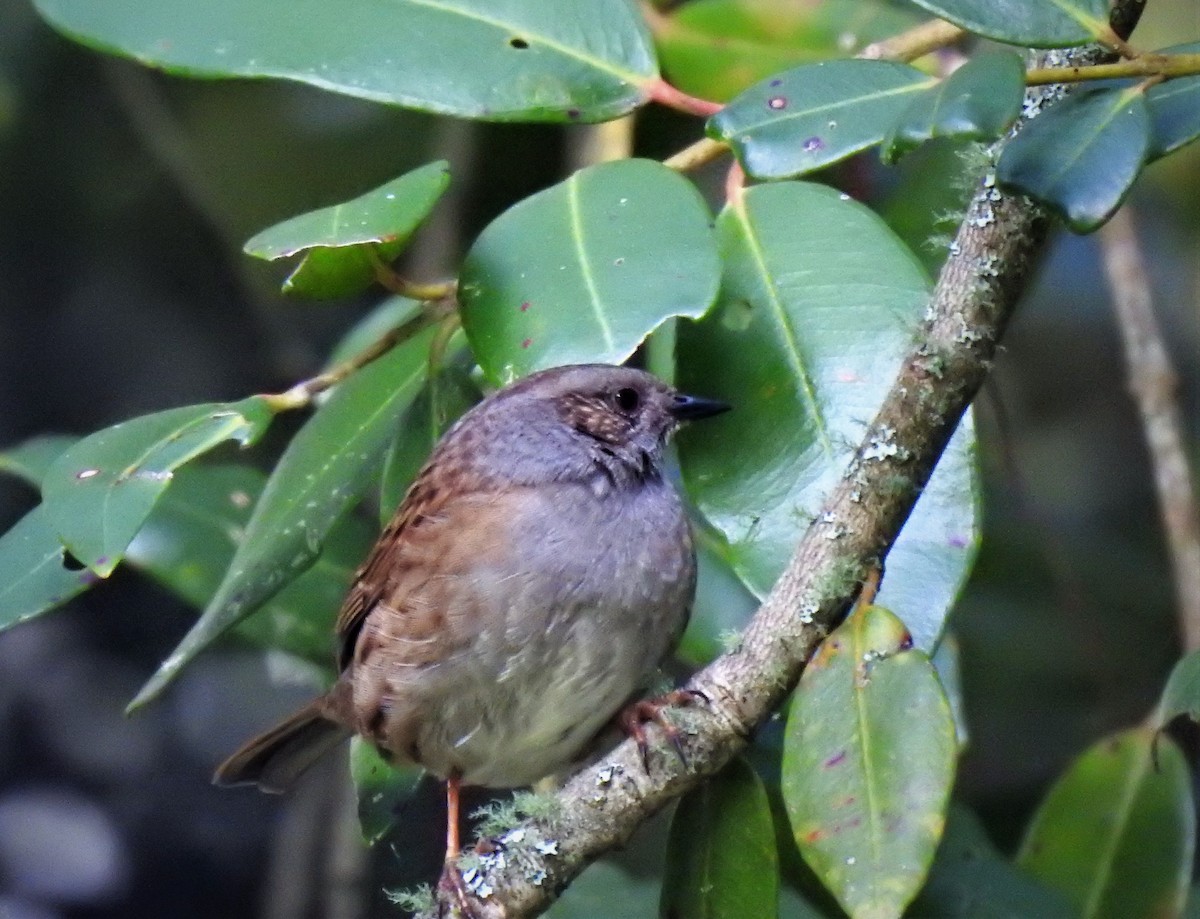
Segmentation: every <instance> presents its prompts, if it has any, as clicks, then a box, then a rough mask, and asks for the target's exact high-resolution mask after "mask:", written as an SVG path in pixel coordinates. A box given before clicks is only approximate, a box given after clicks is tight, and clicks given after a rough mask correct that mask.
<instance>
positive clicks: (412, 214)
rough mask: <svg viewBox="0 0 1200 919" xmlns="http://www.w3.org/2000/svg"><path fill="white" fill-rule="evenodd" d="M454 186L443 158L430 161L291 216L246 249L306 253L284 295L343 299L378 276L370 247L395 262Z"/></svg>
mask: <svg viewBox="0 0 1200 919" xmlns="http://www.w3.org/2000/svg"><path fill="white" fill-rule="evenodd" d="M449 184H450V170H449V164H448V163H446V161H445V160H439V161H438V162H436V163H429V164H428V165H426V166H422V167H421V168H420V169H414V170H413V171H412V172H408V173H405V174H404V175H402V176H401V177H400V178H398V179H393V180H392V181H390V182H388V183H386V184H384V185H381V186H380V187H379V188H376V189H373V190H372V191H369V192H367V193H366V194H365V195H360V196H359V197H357V198H354V199H353V200H351V201H345V202H343V203H341V204H335V205H331V206H330V207H323V208H321V209H320V210H316V211H310V212H309V213H307V214H301V215H299V216H298V217H292V218H291V219H290V220H285V221H283V222H282V223H278V224H276V225H275V226H273V227H269V228H268V229H266V230H263V231H262V232H261V233H259V234H258V235H256V236H254V237H253V238H252V239H251V240H250V241H249V242H247V243H246V245H245V247H244V251H245V252H246V253H247V254H248V255H253V256H256V257H257V258H262V259H267V260H274V259H279V258H285V257H286V256H289V255H295V254H296V253H298V252H304V253H305V255H304V258H303V260H301V262H300V264H299V265H298V266H297V267H296V269H295V270H294V271H293V272H292V273H291V275H289V276H288V279H287V281H285V282H284V285H283V289H284V291H285V292H286V293H295V294H300V295H303V296H309V297H326V298H329V297H345V296H350V295H352V294H356V293H358V292H359V291H361V290H363V289H364V288H366V287H367V286H368V285H370V284H371V282H372V281H373V280H374V279H375V267H374V262H373V261H372V257H371V255H372V253H371V251H370V250H371V249H372V248H375V249H377V257H378V258H379V259H381V260H382V261H384V262H391V261H392V260H393V259H394V258H395V257H396V256H397V255H399V254H400V252H401V251H403V249H404V246H405V245H406V244H407V243H408V240H409V237H411V236H412V234H413V232H414V231H415V230H416V229H417V227H418V226H420V224H421V222H422V221H423V220H424V219H425V218H426V217H428V216H429V212H430V211H432V210H433V206H434V204H436V203H437V200H438V198H440V197H441V195H442V192H444V191H445V190H446V187H447V186H448V185H449Z"/></svg>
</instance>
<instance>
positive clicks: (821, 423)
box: [677, 182, 977, 650]
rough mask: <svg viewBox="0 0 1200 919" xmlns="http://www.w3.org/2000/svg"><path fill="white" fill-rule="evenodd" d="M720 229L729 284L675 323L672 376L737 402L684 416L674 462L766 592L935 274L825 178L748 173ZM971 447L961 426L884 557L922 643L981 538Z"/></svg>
mask: <svg viewBox="0 0 1200 919" xmlns="http://www.w3.org/2000/svg"><path fill="white" fill-rule="evenodd" d="M717 234H718V240H719V244H720V248H721V251H722V255H723V257H724V264H725V276H724V278H723V282H722V287H721V299H720V301H719V303H718V306H717V307H716V308H715V309H714V310H713V311H712V312H711V313H710V314H709V315H708V316H706V317H705V318H704V319H703V320H702V321H701V322H698V323H681V325H680V328H679V338H678V344H677V354H678V360H679V371H678V377H677V379H678V384H679V386H680V387H681V388H682V389H684V390H685V391H694V392H701V393H704V394H705V395H706V396H709V397H711V398H717V399H721V400H723V401H726V402H728V403H730V404H731V405H733V406H734V411H732V412H729V413H728V414H726V415H722V416H721V417H719V418H714V419H712V420H710V421H707V422H705V425H704V430H703V431H700V430H688V429H686V428H685V429H684V430H683V431H682V432H681V433H680V436H679V457H680V465H681V467H682V470H683V476H684V481H685V482H686V484H687V486H688V492H689V494H690V495H691V496H692V498H693V499H694V500H695V502H696V504H697V506H698V507H699V509H700V510H701V512H702V513H703V514H704V516H705V517H706V518H707V520H708V521H709V522H710V523H711V524H712V525H713V526H714V527H715V528H716V529H717V530H718V531H719V532H720V533H721V534H722V535H723V537H724V539H725V541H726V543H727V546H726V556H727V559H728V561H729V562H730V563H731V564H732V565H733V567H734V570H735V571H737V572H738V574H739V575H740V576H741V577H742V578H743V580H744V581H745V582H746V584H747V585H748V586H749V587H750V588H751V590H752V591H753V592H754V593H755V594H757V595H758V596H759V597H763V596H765V595H766V593H767V591H769V590H770V589H771V586H772V585H773V584H774V583H775V579H776V578H777V577H778V576H779V574H780V572H781V571H782V570H783V568H784V566H785V565H786V563H787V560H788V558H789V557H790V555H791V553H792V550H793V548H794V547H795V544H796V541H797V539H798V538H799V536H800V534H801V533H802V532H803V529H804V528H805V527H806V526H807V525H808V523H809V522H810V521H811V520H812V518H813V517H814V516H815V515H816V514H817V513H818V512H819V510H820V507H821V504H822V503H823V501H824V499H825V497H826V495H827V494H828V492H829V490H830V489H831V488H832V486H833V485H834V483H835V482H836V481H837V480H838V478H839V477H840V476H841V474H842V472H843V471H844V470H845V468H846V465H847V463H848V462H849V460H850V457H851V456H852V454H853V451H854V449H855V447H856V446H857V444H858V442H859V441H860V440H861V439H862V436H863V434H864V432H865V430H866V425H867V423H868V422H869V421H870V419H871V418H872V417H873V416H874V415H875V413H876V411H877V409H878V408H879V405H880V403H881V402H882V400H883V398H884V396H885V395H886V393H887V389H888V387H889V386H890V385H891V383H892V380H893V377H894V376H895V373H896V371H897V370H898V368H899V366H900V361H901V359H902V357H903V354H904V352H905V351H906V349H907V348H908V346H909V343H910V341H911V338H912V333H913V330H914V329H915V328H916V326H917V324H918V323H919V321H920V317H921V315H922V312H923V310H924V308H925V305H926V302H927V299H928V294H927V291H928V281H927V280H926V278H925V275H924V273H923V271H922V270H921V267H920V266H919V265H918V264H917V263H916V261H915V259H914V258H913V257H912V255H911V254H910V253H909V252H908V250H906V249H905V248H904V247H903V246H902V245H901V244H900V243H899V242H897V240H896V239H895V238H894V237H893V236H892V235H891V233H890V232H889V231H888V230H887V229H886V227H884V226H883V224H882V223H881V222H880V221H879V219H878V218H877V217H876V216H875V215H874V214H872V213H871V212H870V211H869V210H867V209H866V208H864V207H861V206H860V205H858V204H855V203H854V202H852V201H849V200H842V197H841V196H839V195H838V193H837V192H835V191H833V190H831V189H829V188H825V187H823V186H818V185H807V184H801V183H791V182H789V183H778V184H774V185H764V186H758V187H754V188H750V189H748V190H747V191H746V192H745V194H744V196H743V197H742V199H741V202H740V203H739V204H737V205H735V206H731V207H727V208H726V209H725V210H724V211H723V212H722V213H721V214H720V216H719V217H718V218H717ZM731 354H734V355H747V356H751V355H752V356H753V359H750V358H749V357H747V358H746V359H745V360H729V359H728V358H729V355H731ZM743 406H744V407H747V408H748V409H750V410H747V411H739V410H738V409H739V408H741V407H743ZM973 452H974V448H973V436H972V432H971V430H970V427H969V426H964V428H963V430H962V431H961V432H960V433H958V434H957V435H956V439H955V440H954V441H952V445H951V448H950V449H949V450H948V451H947V454H946V455H945V457H944V458H943V461H942V463H941V464H940V465H939V467H938V469H937V470H936V471H935V473H934V476H933V478H932V480H931V481H930V484H929V486H928V487H927V489H926V492H925V494H924V495H923V496H922V498H921V499H920V500H919V501H918V503H917V506H916V509H915V510H914V512H913V515H912V516H911V518H910V521H909V524H908V526H906V527H905V529H904V531H902V533H901V535H900V538H899V539H898V540H897V542H896V545H895V546H894V548H893V549H892V552H891V554H890V555H889V557H888V559H887V564H886V568H887V576H886V577H885V578H884V583H883V590H884V593H883V595H882V597H883V599H881V601H880V602H883V603H889V604H891V608H893V609H894V610H895V612H896V613H897V615H899V616H900V617H901V618H902V619H903V620H904V621H905V622H906V623H907V625H908V627H909V628H910V629H911V630H912V631H913V634H914V637H915V639H916V641H917V645H918V647H921V648H924V649H927V650H931V649H932V648H933V646H934V644H935V643H936V641H937V637H938V636H939V635H940V634H941V630H942V626H943V623H944V620H945V616H946V614H947V612H948V610H949V606H950V604H951V603H952V601H953V599H954V597H955V595H956V594H957V591H958V590H959V588H960V587H961V584H962V582H963V579H964V578H965V576H966V573H967V572H968V570H969V568H970V564H971V562H972V560H973V558H974V554H975V550H976V543H977V533H976V508H975V497H974V491H975V488H976V483H975V478H974V472H973Z"/></svg>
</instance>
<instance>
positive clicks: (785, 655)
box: [438, 2, 1142, 919]
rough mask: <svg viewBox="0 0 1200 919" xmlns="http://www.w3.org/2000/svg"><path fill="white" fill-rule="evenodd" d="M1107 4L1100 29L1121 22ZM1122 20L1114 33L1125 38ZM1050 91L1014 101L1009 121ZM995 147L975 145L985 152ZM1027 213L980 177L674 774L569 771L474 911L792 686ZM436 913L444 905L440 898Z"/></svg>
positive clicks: (902, 482) (480, 872)
mask: <svg viewBox="0 0 1200 919" xmlns="http://www.w3.org/2000/svg"><path fill="white" fill-rule="evenodd" d="M1130 6H1134V7H1137V9H1138V10H1140V8H1141V6H1142V3H1141V2H1135V3H1132V4H1129V3H1118V5H1117V9H1116V11H1115V12H1114V22H1122V17H1128V16H1129V15H1130V14H1129V9H1128V8H1129V7H1130ZM1131 28H1132V23H1130V24H1129V25H1128V28H1127V29H1125V30H1123V31H1124V34H1128V29H1131ZM1106 54H1108V52H1106V51H1105V50H1103V49H1100V48H1095V47H1091V48H1083V49H1072V50H1069V51H1063V52H1050V53H1047V54H1044V55H1042V56H1041V63H1043V64H1050V65H1054V66H1073V65H1077V64H1087V63H1093V62H1095V61H1098V60H1103V59H1105V55H1106ZM1063 93H1064V90H1063V88H1061V87H1057V86H1054V87H1039V88H1036V89H1032V90H1030V92H1029V93H1028V94H1027V96H1026V104H1025V112H1024V115H1023V117H1022V123H1023V122H1024V121H1027V120H1028V119H1029V118H1032V117H1036V116H1037V114H1038V112H1039V111H1040V110H1041V108H1042V107H1043V105H1046V104H1050V103H1052V102H1053V101H1054V100H1055V99H1057V98H1058V97H1060V96H1062V95H1063ZM1002 145H1003V142H1001V143H1000V144H997V145H996V146H995V147H994V148H993V150H992V151H991V155H992V157H993V160H992V161H993V162H994V157H995V155H997V154H998V152H999V149H1000V148H1001V146H1002ZM1046 226H1047V221H1046V217H1045V215H1044V213H1043V212H1042V210H1041V209H1040V208H1038V207H1036V206H1035V205H1033V204H1032V203H1031V202H1029V201H1028V200H1026V199H1024V198H1020V197H1012V196H1010V195H1006V194H1003V193H1001V192H1000V191H999V190H998V189H997V188H996V187H995V186H994V184H993V182H992V179H991V171H990V168H989V169H988V170H986V174H985V175H984V176H983V177H982V178H981V180H980V184H979V187H978V189H977V191H976V193H975V195H974V197H973V199H972V201H971V204H970V206H969V208H968V210H967V213H966V216H965V218H964V219H963V221H962V224H961V225H960V227H959V230H958V233H957V235H956V237H955V240H954V242H953V243H952V244H951V248H950V256H949V258H948V259H947V261H946V263H945V266H944V267H943V269H942V272H941V275H940V276H939V278H938V282H937V285H936V288H935V290H934V292H933V295H932V299H931V302H930V306H929V309H928V312H927V317H926V321H925V323H924V326H923V328H922V330H921V332H920V333H919V335H918V337H917V339H916V341H915V343H914V345H913V347H912V349H911V351H910V352H909V354H908V355H907V357H906V358H905V360H904V363H903V365H902V367H901V369H900V372H899V374H898V376H897V378H896V380H895V383H894V384H893V386H892V387H891V390H890V392H889V394H888V397H887V399H886V401H885V402H884V404H883V407H882V408H881V409H880V410H879V413H878V415H877V416H876V417H875V419H874V421H873V422H872V424H871V426H870V428H869V430H868V432H867V434H866V437H865V438H864V440H863V442H862V443H861V445H860V446H859V449H858V451H857V454H856V457H855V459H854V460H853V462H852V463H851V464H850V467H849V469H848V470H847V472H846V474H845V475H844V476H843V478H842V479H841V481H840V482H839V484H838V486H837V488H836V489H835V490H834V492H833V494H831V495H830V496H829V498H828V500H827V501H826V503H825V506H824V509H823V511H822V513H820V514H818V515H817V518H816V521H815V522H814V523H813V524H812V526H810V527H809V529H808V531H807V532H806V533H805V535H804V537H803V538H802V539H801V541H800V543H799V545H798V546H797V547H796V551H795V553H794V554H793V556H792V558H791V560H790V562H789V564H788V566H787V568H786V570H785V571H784V573H783V574H782V576H781V577H780V578H779V580H778V582H777V583H776V584H775V587H774V589H773V590H772V591H771V593H770V595H769V596H768V597H767V599H766V600H765V601H764V602H763V604H762V606H761V607H760V608H759V610H758V611H757V613H756V614H755V616H754V618H753V619H752V621H751V622H750V624H749V626H748V627H747V628H746V630H745V633H744V634H743V636H742V640H741V643H740V645H739V646H738V647H737V648H736V649H734V650H733V651H730V652H729V653H727V654H724V655H722V656H721V657H719V658H718V659H717V660H715V661H714V662H713V663H712V664H710V665H709V666H708V667H706V668H705V669H704V670H702V671H700V672H699V673H697V674H696V675H695V677H694V678H693V679H692V680H691V682H690V684H689V686H688V688H690V689H694V690H697V691H698V692H700V693H702V694H703V696H704V697H705V698H706V699H708V704H704V705H699V706H697V707H695V708H692V709H688V710H685V711H679V712H674V713H673V714H674V715H675V719H674V720H675V721H676V722H677V723H679V724H680V726H681V727H683V728H684V729H685V731H686V732H687V736H686V739H685V744H684V747H685V752H686V754H687V760H688V767H687V768H686V769H685V768H684V767H683V766H682V765H681V764H680V763H679V761H678V760H677V759H676V758H675V756H674V754H673V753H672V752H671V751H670V750H667V751H666V752H665V753H659V754H655V755H652V756H651V759H650V763H649V769H648V770H647V769H645V768H643V765H642V762H641V760H640V758H639V755H638V751H637V747H636V745H635V744H634V743H633V742H632V741H626V742H624V743H622V744H620V745H619V746H617V747H616V748H615V749H613V750H612V751H611V752H609V754H608V755H606V756H605V757H604V758H603V759H601V760H600V761H599V762H598V763H596V764H594V765H592V766H589V767H588V768H585V769H583V770H582V771H580V772H578V773H576V774H575V775H574V776H572V777H571V778H570V779H569V780H568V781H567V782H566V784H565V785H564V786H563V787H562V788H561V789H560V790H559V791H558V792H557V796H556V797H557V802H556V803H557V814H556V816H554V817H551V818H539V819H533V820H529V821H527V822H526V823H524V824H522V825H520V826H518V827H517V828H516V829H514V830H511V831H509V832H508V833H506V834H504V835H503V836H501V837H500V840H499V842H500V845H499V846H498V847H496V848H495V850H494V851H492V852H490V853H488V854H486V855H481V856H479V857H478V859H477V864H474V865H472V866H471V867H470V868H469V869H468V870H467V871H466V872H465V873H464V879H465V880H466V881H467V884H468V887H469V888H470V889H471V890H472V892H473V893H474V894H475V896H476V899H475V902H474V903H473V904H472V906H473V908H474V912H475V913H476V914H477V915H478V916H479V917H481V919H484V917H486V919H499V917H507V919H514V917H520V916H533V915H536V914H538V913H539V912H541V911H542V910H544V909H545V908H546V907H547V906H548V905H549V903H550V902H551V901H552V900H553V899H554V897H555V896H556V895H557V892H558V891H560V890H561V889H562V888H564V887H565V886H566V885H567V884H568V883H569V882H570V881H571V880H572V879H573V878H574V877H575V876H576V875H578V874H579V873H580V872H581V871H583V869H584V868H586V867H587V866H588V865H589V864H590V863H591V862H592V861H594V860H595V859H596V858H597V857H599V856H600V855H601V854H603V853H604V852H606V851H609V850H611V849H614V848H617V847H619V846H621V845H623V844H624V843H625V842H626V840H628V839H629V837H630V835H631V834H632V833H633V832H634V830H635V829H637V827H638V826H639V825H640V824H641V823H642V822H644V821H645V820H646V819H647V818H648V817H650V816H651V815H652V814H654V813H655V812H656V811H658V810H660V809H661V808H662V807H664V806H666V805H667V804H668V803H670V802H671V801H672V800H674V799H675V798H677V797H679V796H680V795H682V794H683V793H684V792H685V791H687V790H688V789H690V788H692V787H694V786H695V785H697V784H699V783H700V782H702V781H704V780H705V779H706V778H707V777H709V776H711V775H714V774H715V773H717V772H718V771H720V769H721V768H722V767H723V766H724V765H725V764H726V763H727V762H729V760H730V759H731V758H732V757H733V756H734V755H735V754H736V753H737V752H738V751H740V750H741V749H742V748H743V747H744V746H745V745H746V744H747V743H748V740H749V738H750V736H751V734H752V733H753V731H754V729H755V728H756V727H757V726H758V725H759V724H761V723H762V722H763V721H764V720H765V719H766V718H767V717H768V716H769V715H770V713H771V712H772V711H773V710H774V709H775V708H776V707H777V706H778V705H779V703H780V702H781V701H782V700H783V698H784V696H785V695H786V694H787V693H788V692H789V691H790V690H791V688H792V687H793V686H795V684H796V681H797V680H798V679H799V677H800V673H801V671H802V669H803V667H804V664H805V662H806V661H807V660H808V658H809V656H810V655H811V653H812V652H813V650H814V649H815V648H816V646H817V645H818V644H819V643H820V641H821V639H822V638H824V636H825V635H826V634H828V632H829V631H830V630H831V629H832V628H833V627H834V626H835V625H836V624H837V622H838V621H839V620H840V619H841V617H842V616H843V615H844V613H845V611H846V609H847V608H848V606H849V604H850V603H851V601H852V600H853V598H854V595H855V593H856V592H857V590H858V588H859V585H860V584H861V582H862V579H863V578H864V576H865V575H866V574H867V572H869V571H870V570H871V569H872V568H873V567H874V566H876V565H877V564H878V563H879V560H880V559H882V558H883V557H884V555H885V554H886V552H887V549H888V547H889V546H890V545H891V543H892V541H893V540H894V539H895V538H896V534H897V533H898V532H899V531H900V528H901V526H903V524H904V521H905V520H906V519H907V517H908V514H909V512H910V511H911V510H912V506H913V504H914V503H915V502H916V500H917V498H918V497H919V495H920V493H921V489H922V488H923V487H924V485H925V483H926V481H927V480H928V478H929V474H930V472H931V471H932V469H933V466H934V464H935V463H936V462H937V459H938V457H939V456H940V455H941V453H942V450H943V448H944V447H945V446H946V443H947V441H948V440H949V438H950V436H951V434H952V433H953V432H954V430H955V428H956V427H957V425H958V422H959V420H960V419H961V418H962V415H963V412H964V411H966V409H967V407H968V406H969V405H970V403H971V400H972V399H973V398H974V397H975V394H976V393H977V392H978V390H979V387H980V386H981V384H982V383H983V381H984V378H985V377H986V376H987V373H988V370H989V368H990V366H991V362H992V359H993V356H994V354H995V351H996V346H997V343H998V342H999V340H1000V338H1001V335H1002V334H1003V332H1004V329H1005V327H1006V326H1007V324H1008V321H1009V318H1010V317H1011V316H1012V313H1013V310H1014V307H1015V305H1016V302H1017V300H1018V299H1019V297H1020V295H1021V293H1022V292H1023V291H1024V289H1025V287H1026V285H1027V282H1028V279H1029V275H1030V271H1031V269H1032V267H1033V263H1034V261H1035V259H1036V256H1037V254H1038V252H1039V250H1040V249H1041V247H1042V244H1043V242H1044V239H1045V235H1046ZM443 897H444V899H443V900H442V902H440V903H439V904H438V907H439V909H440V910H441V914H443V915H445V914H453V909H454V907H453V904H452V903H451V898H450V897H449V896H447V895H445V894H443Z"/></svg>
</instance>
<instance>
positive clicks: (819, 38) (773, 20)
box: [655, 0, 920, 102]
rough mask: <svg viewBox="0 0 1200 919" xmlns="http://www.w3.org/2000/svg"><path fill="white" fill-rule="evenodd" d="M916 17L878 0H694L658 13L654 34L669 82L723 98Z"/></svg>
mask: <svg viewBox="0 0 1200 919" xmlns="http://www.w3.org/2000/svg"><path fill="white" fill-rule="evenodd" d="M919 18H920V17H919V16H917V15H915V14H914V13H913V12H912V11H909V10H906V9H901V8H899V7H896V6H892V5H889V4H888V3H886V2H882V0H825V2H823V3H819V4H809V3H795V2H792V0H695V2H692V3H687V4H684V5H683V6H681V7H679V8H678V9H676V10H675V11H674V12H673V13H672V14H671V15H670V16H664V17H663V18H662V25H661V26H660V27H658V28H657V29H656V30H655V32H656V34H655V38H656V40H657V42H658V48H659V54H660V55H661V57H662V64H663V70H664V71H666V73H667V75H668V76H669V78H670V80H671V82H672V83H673V84H674V85H675V86H677V87H678V88H680V89H682V90H683V91H684V92H688V93H692V94H693V95H697V96H701V97H703V98H705V99H712V100H714V101H719V102H724V101H726V100H728V99H732V98H733V97H734V96H736V95H737V94H738V93H740V92H741V91H742V90H744V89H746V88H747V87H748V86H750V85H752V84H753V83H756V82H758V81H759V80H762V79H765V78H766V77H769V76H771V75H773V74H776V73H778V72H779V71H781V70H786V69H787V68H789V67H794V66H796V65H797V64H805V63H814V62H816V61H819V60H824V59H825V58H829V57H843V56H847V55H851V54H854V53H855V52H856V51H858V50H859V49H861V48H862V47H864V46H866V45H868V44H870V43H871V42H873V41H877V40H878V39H881V38H885V37H887V36H889V35H895V34H896V33H898V32H902V31H903V30H904V29H906V28H908V27H910V26H912V25H915V24H916V23H917V21H918V20H919Z"/></svg>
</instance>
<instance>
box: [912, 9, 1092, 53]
mask: <svg viewBox="0 0 1200 919" xmlns="http://www.w3.org/2000/svg"><path fill="white" fill-rule="evenodd" d="M913 2H914V3H916V4H917V5H918V6H923V7H924V8H925V9H927V10H929V12H931V13H933V14H934V15H935V16H940V17H941V18H942V19H948V20H949V21H950V22H953V23H955V24H957V25H960V26H962V27H963V28H964V29H967V30H968V31H971V32H977V33H978V34H980V35H984V36H987V37H988V38H994V39H995V40H996V41H1001V42H1006V43H1007V44H1010V45H1028V46H1030V47H1034V48H1062V47H1069V46H1071V45H1082V44H1083V43H1084V42H1088V41H1091V40H1092V39H1095V38H1100V37H1102V36H1104V35H1107V34H1108V0H1034V2H1030V0H913Z"/></svg>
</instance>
